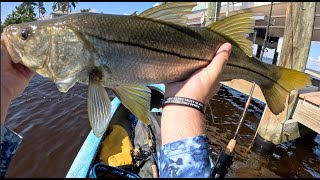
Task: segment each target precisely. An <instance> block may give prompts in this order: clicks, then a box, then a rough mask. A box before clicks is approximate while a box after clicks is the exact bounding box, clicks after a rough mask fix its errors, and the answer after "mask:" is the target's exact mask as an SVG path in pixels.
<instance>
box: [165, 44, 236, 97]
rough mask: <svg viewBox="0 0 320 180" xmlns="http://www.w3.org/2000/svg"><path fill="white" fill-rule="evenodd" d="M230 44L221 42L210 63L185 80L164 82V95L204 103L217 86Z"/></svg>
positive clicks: (229, 50) (215, 90)
mask: <svg viewBox="0 0 320 180" xmlns="http://www.w3.org/2000/svg"><path fill="white" fill-rule="evenodd" d="M231 47H232V46H231V44H230V43H225V44H223V45H222V46H221V47H220V48H219V49H218V51H217V53H216V56H215V57H214V58H213V60H212V61H211V63H210V64H209V65H208V66H207V67H205V68H202V69H200V70H198V71H196V72H195V73H194V74H192V75H191V76H190V77H189V78H188V79H187V80H185V81H180V82H174V83H168V84H166V91H165V92H166V94H165V96H166V97H169V96H180V97H187V98H191V99H194V100H197V101H200V102H202V103H205V102H206V101H207V100H209V99H210V98H211V97H212V96H214V95H215V94H216V93H217V92H218V90H219V88H220V85H219V81H218V79H219V76H220V73H221V72H222V69H223V67H224V65H225V64H227V60H228V59H229V55H230V53H231Z"/></svg>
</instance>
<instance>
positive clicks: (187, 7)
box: [139, 2, 197, 25]
mask: <svg viewBox="0 0 320 180" xmlns="http://www.w3.org/2000/svg"><path fill="white" fill-rule="evenodd" d="M195 6H197V2H173V3H164V4H161V5H158V6H156V7H153V8H150V9H147V10H145V11H143V12H142V13H140V14H139V17H143V18H150V19H155V20H163V21H167V22H172V23H175V24H180V25H186V22H187V20H188V17H187V16H186V15H188V14H191V13H192V9H193V8H194V7H195Z"/></svg>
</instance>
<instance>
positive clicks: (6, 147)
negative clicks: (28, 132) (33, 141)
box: [0, 126, 22, 178]
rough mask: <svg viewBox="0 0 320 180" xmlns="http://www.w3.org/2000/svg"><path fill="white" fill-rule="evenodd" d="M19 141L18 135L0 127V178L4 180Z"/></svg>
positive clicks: (20, 138)
mask: <svg viewBox="0 0 320 180" xmlns="http://www.w3.org/2000/svg"><path fill="white" fill-rule="evenodd" d="M21 141H22V137H21V136H20V135H19V134H17V133H15V132H13V131H11V130H10V129H8V128H6V127H4V126H1V165H0V171H1V175H0V176H1V178H4V176H5V175H6V171H7V169H8V167H9V163H10V161H11V159H12V157H13V155H14V153H15V152H16V150H17V148H18V147H19V145H20V143H21Z"/></svg>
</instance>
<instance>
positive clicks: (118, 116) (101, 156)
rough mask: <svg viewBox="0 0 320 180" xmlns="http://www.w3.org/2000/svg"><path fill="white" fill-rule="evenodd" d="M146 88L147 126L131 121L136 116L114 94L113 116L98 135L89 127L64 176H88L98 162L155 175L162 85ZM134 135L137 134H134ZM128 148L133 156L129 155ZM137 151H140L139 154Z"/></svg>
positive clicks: (145, 174)
mask: <svg viewBox="0 0 320 180" xmlns="http://www.w3.org/2000/svg"><path fill="white" fill-rule="evenodd" d="M148 87H149V88H150V89H151V104H150V116H149V119H150V125H149V126H147V125H145V124H144V123H142V122H141V121H137V119H136V121H134V118H135V117H134V116H133V115H132V113H131V112H130V111H129V110H128V109H127V108H126V107H125V106H123V105H122V104H121V102H120V100H119V99H118V98H117V97H115V98H114V99H113V100H112V101H111V116H112V118H111V121H110V124H109V126H108V130H107V131H106V133H105V135H103V136H102V137H100V138H98V137H96V136H95V135H94V134H93V131H92V130H91V131H90V132H89V134H88V136H87V138H86V139H85V141H84V143H83V144H82V146H81V148H80V150H79V151H78V154H77V155H76V157H75V159H74V161H73V162H72V164H71V166H70V169H69V171H68V173H67V175H66V178H88V177H91V176H90V171H91V170H92V169H93V167H95V165H96V166H97V165H98V164H99V163H103V164H106V165H108V164H109V165H110V167H113V166H118V167H126V169H127V170H128V169H133V168H134V167H139V168H135V169H138V170H137V172H135V173H137V174H139V176H140V177H151V178H152V177H154V176H155V174H153V173H155V172H153V171H155V169H154V166H156V164H157V152H159V148H160V145H161V138H160V137H161V135H160V119H161V111H160V108H161V102H162V100H163V98H164V92H165V86H164V85H163V84H151V85H148ZM133 122H134V123H133ZM132 125H134V127H133V126H132ZM110 129H111V130H110ZM147 132H149V133H147ZM136 134H137V136H135V135H136ZM150 134H152V135H151V136H152V137H151V136H150ZM122 137H123V138H122ZM150 137H151V138H150ZM148 140H149V141H148ZM150 144H152V147H151V145H150ZM119 149H121V150H119ZM120 151H121V152H120ZM129 151H130V152H131V153H133V154H135V155H134V156H132V157H131V156H130V153H129ZM136 151H137V152H139V153H138V155H137V153H136ZM112 152H114V153H112ZM128 154H129V155H128ZM129 156H130V157H129ZM141 157H142V158H141ZM139 158H140V159H139ZM91 175H92V173H91Z"/></svg>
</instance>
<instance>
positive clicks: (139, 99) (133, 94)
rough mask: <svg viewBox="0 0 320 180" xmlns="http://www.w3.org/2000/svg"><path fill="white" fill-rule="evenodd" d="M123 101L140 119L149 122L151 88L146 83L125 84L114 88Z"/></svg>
mask: <svg viewBox="0 0 320 180" xmlns="http://www.w3.org/2000/svg"><path fill="white" fill-rule="evenodd" d="M112 90H113V91H114V93H115V94H116V96H117V97H118V98H119V99H120V101H121V103H122V104H123V105H124V106H125V107H126V108H128V109H129V110H130V111H131V112H132V113H133V114H134V115H135V116H136V117H137V118H138V119H139V120H141V121H142V122H144V123H145V124H149V111H150V101H151V90H150V89H149V88H148V87H147V86H145V85H137V84H124V85H119V86H117V87H115V88H112Z"/></svg>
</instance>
